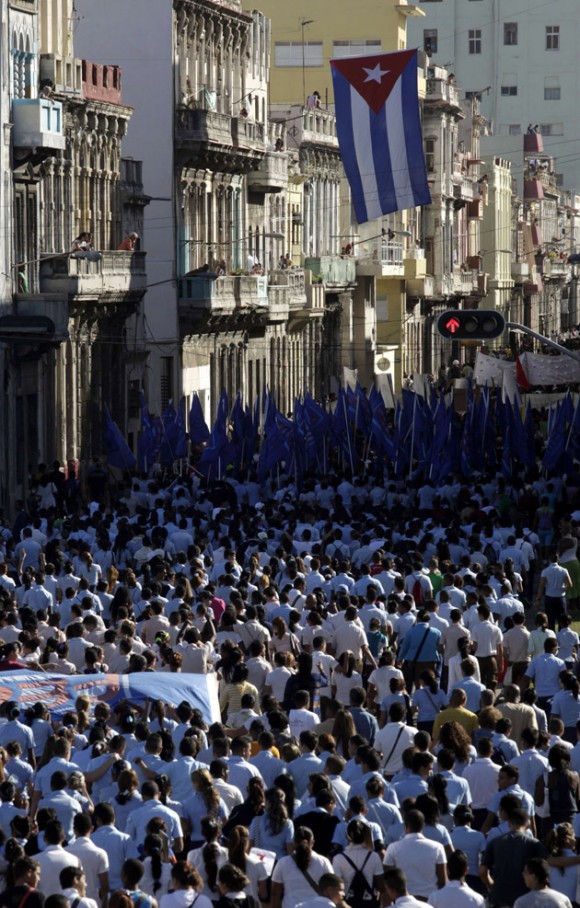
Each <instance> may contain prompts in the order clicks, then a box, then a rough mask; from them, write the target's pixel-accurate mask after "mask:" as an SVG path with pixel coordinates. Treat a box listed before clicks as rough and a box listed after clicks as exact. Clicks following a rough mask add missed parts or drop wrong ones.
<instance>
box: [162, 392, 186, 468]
mask: <svg viewBox="0 0 580 908" xmlns="http://www.w3.org/2000/svg"><path fill="white" fill-rule="evenodd" d="M184 406H185V400H184V401H183V402H182V406H180V408H179V410H176V409H175V407H174V406H173V404H172V403H171V401H170V402H169V404H168V405H167V407H166V408H165V410H164V411H163V413H162V415H161V429H162V432H163V437H162V441H161V449H160V452H159V455H160V460H161V464H162V465H163V466H164V467H170V466H172V465H173V463H174V462H175V461H176V460H180V459H181V458H182V457H187V438H186V435H185V420H184V418H183V408H184Z"/></svg>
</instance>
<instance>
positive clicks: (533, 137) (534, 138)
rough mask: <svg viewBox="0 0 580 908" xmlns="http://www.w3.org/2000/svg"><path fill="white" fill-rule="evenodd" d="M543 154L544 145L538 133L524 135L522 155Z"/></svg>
mask: <svg viewBox="0 0 580 908" xmlns="http://www.w3.org/2000/svg"><path fill="white" fill-rule="evenodd" d="M543 153H544V143H543V141H542V137H541V135H539V133H537V132H534V133H525V134H524V154H525V155H537V154H543Z"/></svg>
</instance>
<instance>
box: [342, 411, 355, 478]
mask: <svg viewBox="0 0 580 908" xmlns="http://www.w3.org/2000/svg"><path fill="white" fill-rule="evenodd" d="M342 406H343V409H344V421H345V425H346V440H347V442H348V454H349V457H350V469H351V472H352V473H354V462H353V459H352V445H351V443H350V431H349V428H348V413H347V412H346V395H345V394H343V396H342Z"/></svg>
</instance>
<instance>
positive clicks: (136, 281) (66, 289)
mask: <svg viewBox="0 0 580 908" xmlns="http://www.w3.org/2000/svg"><path fill="white" fill-rule="evenodd" d="M100 256H101V257H100V259H98V260H97V261H92V260H91V259H89V258H86V257H85V256H82V255H77V254H75V255H68V254H67V255H45V256H42V257H41V261H40V276H39V284H40V292H41V293H65V294H67V295H68V296H69V297H82V296H87V297H89V296H90V297H95V296H98V297H99V298H100V299H102V300H103V301H107V299H110V298H122V297H123V296H124V295H127V294H142V293H144V292H145V290H146V288H147V273H146V271H145V253H144V252H121V251H120V250H115V251H105V252H101V253H100Z"/></svg>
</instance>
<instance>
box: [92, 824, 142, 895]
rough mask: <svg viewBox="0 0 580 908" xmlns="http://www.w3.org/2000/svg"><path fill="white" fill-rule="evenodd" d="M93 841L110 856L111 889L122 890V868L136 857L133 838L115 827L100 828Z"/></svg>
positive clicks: (93, 836)
mask: <svg viewBox="0 0 580 908" xmlns="http://www.w3.org/2000/svg"><path fill="white" fill-rule="evenodd" d="M91 841H92V842H93V844H94V845H98V847H99V848H102V849H103V850H104V851H106V852H107V855H108V856H109V887H110V890H111V892H112V891H113V890H114V889H122V888H123V883H122V880H121V867H122V866H123V864H124V863H125V861H126V860H127V858H129V857H134V854H133V850H132V841H131V836H128V835H127V834H126V833H125V832H119V830H118V829H115V827H114V826H99V828H98V829H95V831H94V832H93V833H92V835H91Z"/></svg>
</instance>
